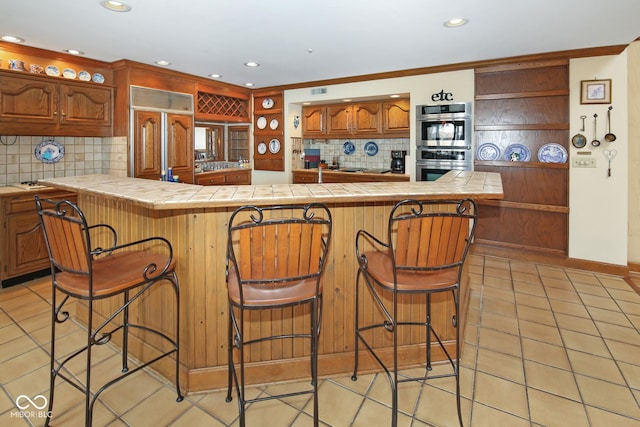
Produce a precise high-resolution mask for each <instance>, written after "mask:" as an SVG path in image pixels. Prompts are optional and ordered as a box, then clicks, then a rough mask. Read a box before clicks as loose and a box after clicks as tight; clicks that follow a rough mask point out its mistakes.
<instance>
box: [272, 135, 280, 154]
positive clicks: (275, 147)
mask: <svg viewBox="0 0 640 427" xmlns="http://www.w3.org/2000/svg"><path fill="white" fill-rule="evenodd" d="M269 151H271V153H272V154H277V153H278V152H279V151H280V141H278V140H277V139H276V138H273V139H272V140H271V141H269Z"/></svg>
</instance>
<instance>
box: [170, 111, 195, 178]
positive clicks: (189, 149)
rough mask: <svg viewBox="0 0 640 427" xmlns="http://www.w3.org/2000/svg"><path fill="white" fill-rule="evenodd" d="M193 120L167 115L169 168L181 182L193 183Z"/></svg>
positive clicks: (186, 117)
mask: <svg viewBox="0 0 640 427" xmlns="http://www.w3.org/2000/svg"><path fill="white" fill-rule="evenodd" d="M193 162H194V158H193V118H192V117H191V116H185V115H180V114H167V167H170V168H172V169H173V175H174V176H175V175H178V176H179V177H180V181H181V182H188V183H193Z"/></svg>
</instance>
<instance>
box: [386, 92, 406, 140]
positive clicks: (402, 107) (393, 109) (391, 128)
mask: <svg viewBox="0 0 640 427" xmlns="http://www.w3.org/2000/svg"><path fill="white" fill-rule="evenodd" d="M410 108H411V106H410V103H409V101H408V100H406V99H401V100H398V101H395V102H385V103H384V104H383V106H382V110H383V114H384V119H383V126H382V131H383V132H384V133H395V132H398V133H401V132H402V133H406V134H407V136H408V135H409V130H410V127H411V125H410V119H411V114H410V112H411V110H410Z"/></svg>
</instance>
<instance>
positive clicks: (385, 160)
mask: <svg viewBox="0 0 640 427" xmlns="http://www.w3.org/2000/svg"><path fill="white" fill-rule="evenodd" d="M347 141H351V142H352V143H353V145H355V147H356V149H355V151H354V152H353V154H350V155H347V154H345V153H344V150H343V148H344V144H345V143H346V142H347ZM369 141H373V142H375V143H376V144H377V145H378V153H377V154H376V155H374V156H369V155H367V153H365V152H364V145H365V144H366V143H367V142H369ZM304 148H317V149H320V160H326V162H327V164H329V165H330V164H332V161H333V159H334V158H335V159H337V160H338V163H339V164H340V167H346V168H367V169H387V168H389V167H390V165H391V151H393V150H405V151H407V152H409V138H389V139H351V140H347V139H328V140H326V143H324V141H323V142H322V143H320V142H318V143H312V142H310V141H305V143H304Z"/></svg>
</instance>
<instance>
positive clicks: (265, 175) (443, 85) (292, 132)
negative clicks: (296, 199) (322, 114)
mask: <svg viewBox="0 0 640 427" xmlns="http://www.w3.org/2000/svg"><path fill="white" fill-rule="evenodd" d="M473 81H474V75H473V70H463V71H454V72H448V73H437V74H426V75H421V76H411V77H398V78H392V79H383V80H372V81H367V82H356V83H348V84H339V85H329V86H321V87H325V88H326V89H327V93H325V94H321V95H312V94H311V90H312V88H304V89H294V90H287V91H285V93H284V106H285V108H284V117H285V122H286V127H285V138H284V139H285V141H284V149H285V172H284V173H283V172H269V171H253V174H252V180H253V183H254V184H261V183H269V184H270V183H290V182H291V179H292V176H291V151H292V148H291V137H299V136H301V134H302V126H299V127H298V129H295V128H294V127H293V118H294V116H295V115H301V111H302V104H303V103H304V102H308V101H310V102H315V103H318V102H322V103H329V102H333V101H337V102H342V100H343V99H345V98H350V99H354V100H356V99H358V98H371V97H380V98H381V97H384V96H389V95H392V94H402V95H408V96H409V97H410V99H411V123H414V122H415V117H416V116H415V113H416V111H415V110H416V108H415V107H416V105H422V104H434V103H435V102H434V101H432V100H431V96H432V95H433V94H434V93H439V92H440V91H443V90H444V92H451V93H452V94H453V101H454V102H469V101H473V97H474V84H473ZM410 141H411V148H410V150H409V153H407V154H408V155H407V158H406V162H407V166H406V169H407V171H408V172H410V174H411V179H412V180H414V179H415V147H416V145H415V126H413V125H412V126H411V137H410Z"/></svg>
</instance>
